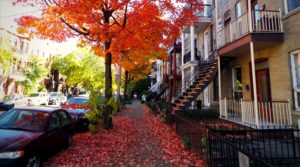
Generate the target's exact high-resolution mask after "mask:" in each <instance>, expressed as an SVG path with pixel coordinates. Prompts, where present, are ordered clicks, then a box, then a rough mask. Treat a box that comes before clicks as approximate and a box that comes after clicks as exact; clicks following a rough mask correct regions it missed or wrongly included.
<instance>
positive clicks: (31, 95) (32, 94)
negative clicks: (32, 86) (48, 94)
mask: <svg viewBox="0 0 300 167" xmlns="http://www.w3.org/2000/svg"><path fill="white" fill-rule="evenodd" d="M38 96H39V94H38V93H31V94H30V95H29V97H38Z"/></svg>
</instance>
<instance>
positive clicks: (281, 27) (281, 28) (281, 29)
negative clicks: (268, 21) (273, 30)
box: [278, 8, 283, 32]
mask: <svg viewBox="0 0 300 167" xmlns="http://www.w3.org/2000/svg"><path fill="white" fill-rule="evenodd" d="M278 10H279V19H278V20H279V22H280V31H281V32H283V26H282V20H281V15H282V14H281V9H280V8H279V9H278Z"/></svg>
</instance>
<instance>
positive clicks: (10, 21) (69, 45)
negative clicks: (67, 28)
mask: <svg viewBox="0 0 300 167" xmlns="http://www.w3.org/2000/svg"><path fill="white" fill-rule="evenodd" d="M40 14H41V9H40V8H38V7H28V6H26V7H24V6H20V5H16V6H13V5H12V3H11V1H10V0H0V27H1V28H4V29H6V30H8V31H10V32H13V33H17V31H16V29H17V27H18V25H17V23H16V22H15V19H16V18H18V17H20V16H22V15H34V16H40ZM76 44H77V39H70V40H68V41H67V42H63V43H56V42H53V41H50V40H40V39H32V40H31V43H30V45H31V47H32V48H33V49H35V50H36V49H39V50H40V51H41V50H45V51H47V52H51V53H52V54H63V55H65V54H68V53H69V52H71V51H72V50H74V49H76Z"/></svg>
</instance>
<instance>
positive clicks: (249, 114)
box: [220, 98, 292, 126]
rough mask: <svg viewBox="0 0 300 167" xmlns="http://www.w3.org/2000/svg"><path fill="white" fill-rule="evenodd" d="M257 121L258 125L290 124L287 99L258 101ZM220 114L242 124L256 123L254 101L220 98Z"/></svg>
mask: <svg viewBox="0 0 300 167" xmlns="http://www.w3.org/2000/svg"><path fill="white" fill-rule="evenodd" d="M257 106H258V123H259V125H260V126H266V125H279V126H282V125H283V126H289V125H291V124H292V119H291V109H290V103H289V101H270V102H258V103H257ZM220 107H221V110H220V111H221V113H220V115H221V116H222V117H224V118H226V119H229V120H234V121H236V122H240V123H243V124H249V125H251V126H252V125H256V118H255V112H254V102H253V101H246V100H242V99H241V100H235V99H227V98H224V99H222V100H221V104H220Z"/></svg>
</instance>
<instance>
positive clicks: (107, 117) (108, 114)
mask: <svg viewBox="0 0 300 167" xmlns="http://www.w3.org/2000/svg"><path fill="white" fill-rule="evenodd" d="M110 44H111V43H110V42H106V43H105V51H107V50H108V49H109V47H110ZM111 97H112V77H111V53H109V52H106V55H105V99H106V104H107V102H108V101H109V100H110V98H111ZM112 109H113V108H112V106H111V105H106V107H105V110H104V113H103V117H104V118H103V123H104V128H105V129H111V128H112V127H113V125H112Z"/></svg>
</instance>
